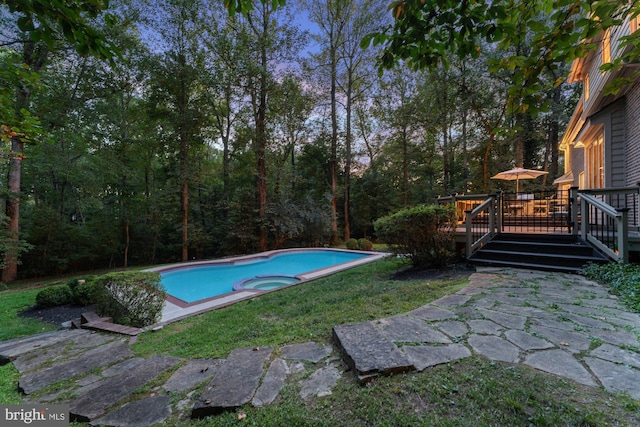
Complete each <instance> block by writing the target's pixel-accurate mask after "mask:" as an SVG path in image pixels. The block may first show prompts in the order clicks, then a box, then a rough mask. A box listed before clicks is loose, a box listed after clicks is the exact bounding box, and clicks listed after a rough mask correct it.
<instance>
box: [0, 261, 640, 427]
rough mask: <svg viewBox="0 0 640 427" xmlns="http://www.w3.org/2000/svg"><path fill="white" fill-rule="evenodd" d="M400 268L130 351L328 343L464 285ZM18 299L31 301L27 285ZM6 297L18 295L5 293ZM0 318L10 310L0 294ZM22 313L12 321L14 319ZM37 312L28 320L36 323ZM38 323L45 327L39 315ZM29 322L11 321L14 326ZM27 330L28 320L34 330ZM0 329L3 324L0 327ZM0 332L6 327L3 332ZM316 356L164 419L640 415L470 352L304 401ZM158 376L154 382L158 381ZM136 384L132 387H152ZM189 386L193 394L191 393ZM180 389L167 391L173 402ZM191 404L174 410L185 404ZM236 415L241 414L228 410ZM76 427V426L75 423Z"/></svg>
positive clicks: (203, 351) (183, 329)
mask: <svg viewBox="0 0 640 427" xmlns="http://www.w3.org/2000/svg"><path fill="white" fill-rule="evenodd" d="M400 268H404V266H403V265H402V264H400V263H399V262H398V261H397V260H395V259H387V260H383V261H379V262H376V263H373V264H369V265H365V266H362V267H359V268H356V269H353V270H349V271H345V272H341V273H338V274H336V275H334V276H331V277H327V278H324V279H320V280H316V281H313V282H309V283H305V284H302V285H299V286H294V287H291V288H288V289H284V290H281V291H278V292H273V293H270V294H267V295H264V296H261V297H259V298H256V299H253V300H250V301H244V302H241V303H238V304H234V305H232V306H230V307H227V308H224V309H221V310H215V311H211V312H208V313H204V314H201V315H199V316H194V317H192V318H189V319H185V320H182V321H180V322H176V323H174V324H171V325H168V326H166V327H165V328H164V329H162V330H161V331H158V332H148V333H145V334H142V335H141V336H139V337H138V341H137V343H136V344H135V345H134V350H135V352H136V353H137V354H138V355H142V356H151V355H153V354H169V355H174V356H180V357H184V358H198V357H210V358H224V357H226V356H227V355H228V354H229V352H230V351H231V350H233V349H235V348H239V347H247V346H263V345H270V346H274V347H279V346H281V345H283V344H291V343H295V342H306V341H311V340H313V341H316V342H319V343H329V342H330V341H331V328H332V327H333V326H335V325H339V324H344V323H350V322H359V321H365V320H372V319H379V318H382V317H388V316H392V315H395V314H400V313H405V312H407V311H410V310H412V309H414V308H417V307H420V306H422V305H424V304H426V303H428V302H430V301H432V300H434V299H436V298H439V297H440V296H442V295H445V294H450V293H453V292H455V291H457V290H458V289H460V288H461V287H463V286H464V285H466V283H467V280H466V279H459V280H441V281H431V280H421V279H411V280H394V279H393V276H394V273H395V272H396V271H398V269H400ZM23 293H24V294H25V295H24V298H23V299H22V302H21V303H16V302H12V303H11V304H12V307H13V308H12V309H11V310H14V316H15V313H16V312H17V311H16V310H19V308H18V307H24V306H25V305H26V306H28V305H30V304H31V303H32V302H33V298H35V293H34V292H32V291H23V292H19V293H18V292H16V293H15V294H23ZM1 295H2V296H3V297H4V298H5V299H4V300H3V301H7V299H8V297H10V299H12V300H19V298H17V295H13V294H12V293H3V294H1ZM3 309H4V312H3V319H2V320H3V324H4V321H5V320H7V319H8V317H9V314H8V312H9V311H11V310H9V309H7V308H6V307H5V305H4V304H3ZM23 320H25V319H22V320H21V321H20V322H22V321H23ZM37 323H38V322H36V324H37ZM39 327H40V328H42V327H43V326H42V325H41V324H40V325H39ZM27 329H28V327H27V326H24V327H23V328H20V327H17V326H16V327H14V328H13V330H14V332H15V333H19V334H20V335H24V334H25V333H26V331H27ZM36 329H37V328H36ZM2 332H4V328H3V329H2ZM5 335H9V334H5ZM317 368H318V366H314V365H312V364H307V365H306V370H305V371H304V372H301V373H297V374H292V375H291V376H290V377H289V378H288V380H287V383H286V385H285V387H284V388H283V390H282V391H281V393H280V395H279V397H278V398H277V399H276V401H275V402H274V403H273V404H271V405H267V406H265V407H263V408H253V407H251V406H250V405H248V406H245V407H243V408H240V409H239V410H238V411H235V412H229V413H225V414H221V415H217V416H213V417H209V418H206V419H203V420H185V419H181V418H180V415H179V413H178V412H174V414H173V415H172V418H170V419H169V420H168V421H167V423H166V425H168V426H181V427H201V426H202V427H204V426H234V425H244V426H408V425H412V426H413V425H416V426H443V427H444V426H538V427H539V426H559V425H560V426H607V425H609V426H631V425H640V402H639V401H635V400H632V399H631V398H629V397H626V396H623V395H617V394H611V393H608V392H606V391H604V390H603V389H601V388H597V387H587V386H582V385H580V384H576V383H574V382H571V381H569V380H566V379H563V378H560V377H557V376H555V375H550V374H546V373H543V372H540V371H537V370H535V369H532V368H529V367H527V366H523V365H515V366H514V365H511V364H507V363H497V362H490V361H488V360H486V359H484V358H482V357H479V356H472V357H470V358H467V359H463V360H459V361H456V362H452V363H449V364H444V365H439V366H436V367H432V368H428V369H427V370H425V371H424V372H414V373H408V374H399V375H393V376H390V377H381V378H377V379H376V380H375V381H373V382H371V383H369V384H368V385H366V386H361V385H359V384H358V383H357V381H356V379H355V376H354V375H353V374H352V372H350V371H347V372H345V373H344V374H343V376H342V378H341V379H340V380H339V381H338V384H337V386H336V387H335V388H334V389H333V394H332V395H330V396H325V397H322V398H310V399H308V400H303V399H301V398H300V397H299V392H300V388H301V380H302V379H303V378H306V377H308V376H309V375H310V374H311V372H313V371H314V370H315V369H317ZM18 379H19V375H18V373H17V372H16V370H15V369H14V368H13V367H12V366H11V365H5V366H2V367H0V403H19V402H21V400H22V396H21V395H20V393H18V391H17V382H18ZM156 385H157V384H156ZM149 388H152V387H146V388H145V389H143V390H141V391H140V393H142V394H147V393H150V392H154V390H148V389H149ZM196 395H197V394H196ZM186 398H187V393H186V392H185V393H181V394H176V395H172V402H173V404H177V403H178V402H180V401H182V400H183V399H186ZM189 409H190V407H189V406H187V407H186V409H185V410H184V411H185V413H186V414H188V413H189ZM239 414H244V415H246V417H242V419H239V417H238V415H239ZM73 425H74V426H75V425H78V426H81V425H82V424H76V423H74V424H73Z"/></svg>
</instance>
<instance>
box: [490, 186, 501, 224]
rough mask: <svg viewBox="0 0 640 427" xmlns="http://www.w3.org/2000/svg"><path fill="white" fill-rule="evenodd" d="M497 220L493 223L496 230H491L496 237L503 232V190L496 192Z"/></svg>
mask: <svg viewBox="0 0 640 427" xmlns="http://www.w3.org/2000/svg"><path fill="white" fill-rule="evenodd" d="M495 197H496V203H495V205H496V212H495V214H496V219H497V221H496V222H494V223H493V226H494V228H493V229H492V230H491V233H492V235H496V234H498V233H500V232H501V231H502V212H503V209H502V203H503V201H502V199H503V197H502V190H497V191H496V196H495Z"/></svg>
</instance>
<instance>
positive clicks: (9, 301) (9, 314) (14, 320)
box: [0, 289, 56, 341]
mask: <svg viewBox="0 0 640 427" xmlns="http://www.w3.org/2000/svg"><path fill="white" fill-rule="evenodd" d="M38 291H39V289H27V290H21V291H4V292H0V301H2V303H1V304H0V325H2V327H0V341H5V340H8V339H11V338H17V337H22V336H26V335H33V334H37V333H39V332H46V331H51V330H54V329H56V327H55V326H53V325H49V324H46V323H42V322H40V321H38V320H35V319H29V318H23V317H18V316H17V314H18V313H19V312H21V311H23V310H25V309H27V308H29V307H31V306H32V305H34V304H35V302H36V294H37V293H38Z"/></svg>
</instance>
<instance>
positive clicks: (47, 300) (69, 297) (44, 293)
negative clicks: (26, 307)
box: [36, 285, 73, 308]
mask: <svg viewBox="0 0 640 427" xmlns="http://www.w3.org/2000/svg"><path fill="white" fill-rule="evenodd" d="M72 302H73V293H72V292H71V289H70V288H69V286H67V285H57V286H49V287H48V288H44V289H43V290H41V291H40V292H38V294H37V295H36V303H37V304H38V306H40V307H42V308H49V307H57V306H59V305H65V304H71V303H72Z"/></svg>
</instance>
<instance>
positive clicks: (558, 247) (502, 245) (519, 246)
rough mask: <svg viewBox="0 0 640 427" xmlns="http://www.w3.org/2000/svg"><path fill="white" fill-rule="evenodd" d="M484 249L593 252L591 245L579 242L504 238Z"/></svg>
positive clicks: (490, 243)
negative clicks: (510, 239) (525, 240)
mask: <svg viewBox="0 0 640 427" xmlns="http://www.w3.org/2000/svg"><path fill="white" fill-rule="evenodd" d="M483 249H494V250H504V251H515V252H532V253H546V254H572V255H582V256H590V255H592V254H593V248H592V247H591V246H587V245H583V244H579V243H560V244H553V243H546V242H513V241H504V240H492V241H490V242H489V243H487V244H486V245H485V246H484V248H483Z"/></svg>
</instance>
